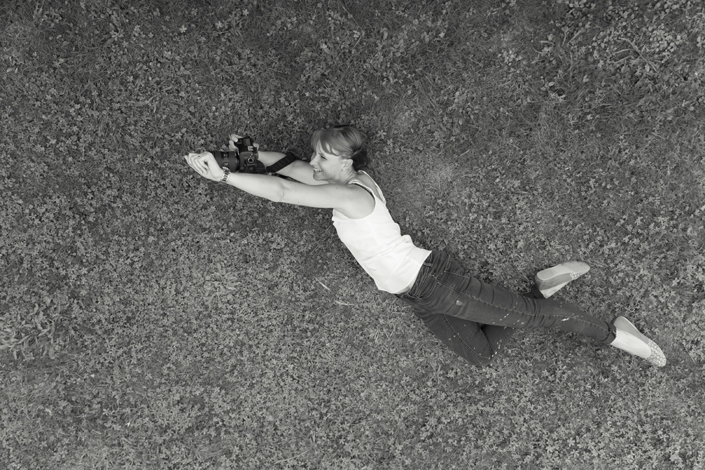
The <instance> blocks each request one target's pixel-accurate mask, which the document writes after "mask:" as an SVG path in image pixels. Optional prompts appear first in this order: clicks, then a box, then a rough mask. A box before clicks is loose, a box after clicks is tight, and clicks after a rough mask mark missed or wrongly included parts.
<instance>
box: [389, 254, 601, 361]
mask: <svg viewBox="0 0 705 470" xmlns="http://www.w3.org/2000/svg"><path fill="white" fill-rule="evenodd" d="M397 297H399V298H400V299H403V300H405V301H406V302H408V303H410V304H411V305H412V306H413V307H414V310H415V312H416V314H417V315H418V316H419V318H421V320H423V322H424V324H425V325H426V326H427V327H428V328H429V329H430V330H431V331H432V332H433V334H435V335H436V336H437V337H438V338H440V339H441V340H442V341H443V342H444V343H445V344H446V345H447V346H448V347H450V348H451V349H452V350H453V351H455V352H456V353H457V354H459V355H460V356H462V357H463V358H465V359H467V360H468V361H469V362H470V363H472V364H475V365H479V366H486V365H488V364H489V363H490V361H491V360H492V357H494V356H495V355H496V354H497V353H498V352H499V351H500V349H501V348H502V346H503V345H504V344H506V342H507V341H508V340H509V339H510V338H511V336H512V335H513V334H514V332H515V330H517V329H531V328H549V329H554V330H560V331H564V332H566V333H577V334H579V335H583V336H587V337H590V338H593V339H594V340H596V341H597V342H599V343H602V344H610V343H611V342H612V341H613V340H614V337H615V327H614V325H612V324H611V323H609V322H606V321H604V320H600V319H599V318H596V317H594V316H592V315H590V314H588V313H586V312H583V311H582V310H580V309H579V308H578V307H576V306H575V305H572V304H570V303H568V302H564V301H561V300H552V299H545V298H543V296H542V295H541V293H540V292H539V290H538V289H537V288H535V287H534V288H533V289H532V293H530V294H527V295H519V294H515V293H513V292H510V291H508V290H506V289H503V288H501V287H498V286H493V285H490V284H487V283H484V282H482V281H479V280H478V279H475V278H474V277H472V275H471V274H470V273H469V271H468V270H467V268H465V267H464V266H463V265H461V264H460V263H459V262H458V261H457V260H455V259H454V258H452V257H451V256H450V255H448V254H447V253H445V252H439V251H434V252H432V253H431V255H429V257H428V258H427V259H426V261H425V262H424V265H423V266H422V267H421V271H420V272H419V275H418V277H417V279H416V282H415V283H414V285H413V286H412V287H411V290H409V292H407V293H405V294H399V295H398V296H397Z"/></svg>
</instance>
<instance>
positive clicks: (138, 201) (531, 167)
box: [0, 0, 705, 469]
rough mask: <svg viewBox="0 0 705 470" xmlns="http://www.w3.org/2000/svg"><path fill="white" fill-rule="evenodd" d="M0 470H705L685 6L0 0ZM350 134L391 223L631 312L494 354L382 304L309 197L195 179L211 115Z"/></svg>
mask: <svg viewBox="0 0 705 470" xmlns="http://www.w3.org/2000/svg"><path fill="white" fill-rule="evenodd" d="M0 13H2V14H1V15H0V18H2V19H0V25H1V27H2V41H0V44H1V45H0V49H1V53H0V70H2V73H1V74H0V89H2V90H3V92H2V94H0V105H1V106H0V119H1V120H2V128H3V132H2V134H0V143H1V145H0V159H1V161H2V163H3V164H2V165H0V182H1V185H2V186H1V187H2V190H3V196H4V197H3V200H2V204H0V254H1V255H2V257H1V258H0V260H1V261H0V267H1V268H2V271H3V273H5V275H4V276H3V278H2V281H0V286H1V287H2V288H1V289H0V292H2V294H1V296H0V354H1V355H2V360H1V361H0V374H1V377H2V385H1V388H0V404H1V405H2V406H0V424H1V425H0V467H2V468H8V469H45V468H51V469H84V468H85V469H88V468H90V469H113V468H136V469H144V468H150V469H151V468H155V469H156V468H174V469H176V468H189V469H207V468H237V469H260V468H262V469H264V468H266V469H270V468H275V469H303V468H309V469H401V468H404V469H406V468H414V469H416V468H418V469H435V468H444V469H446V468H458V469H461V468H462V469H465V468H473V469H483V468H487V469H500V468H507V469H513V468H521V469H524V468H541V469H544V468H546V469H548V468H560V469H614V468H620V469H663V468H669V469H670V468H674V469H701V468H705V452H704V451H703V450H702V449H703V446H702V442H704V440H705V436H704V432H703V431H704V429H703V424H702V423H703V421H704V419H703V418H704V416H705V412H704V410H703V405H702V404H703V403H705V396H704V393H703V390H704V386H705V380H704V374H703V364H705V345H704V344H703V339H702V338H703V332H704V331H705V320H703V319H704V318H705V316H704V315H703V314H704V313H705V255H703V253H704V252H705V228H704V226H703V225H704V224H703V217H704V215H705V205H703V204H705V188H704V183H703V182H704V181H705V160H704V159H703V155H705V138H704V137H703V136H704V135H705V133H704V132H703V130H704V129H703V127H704V126H703V122H705V120H704V119H703V118H704V117H705V116H703V114H704V113H703V109H705V106H703V105H705V95H704V92H703V90H705V88H704V87H703V74H705V62H704V59H703V57H705V55H704V54H703V52H704V51H703V48H704V46H705V43H704V39H703V37H704V36H703V31H705V11H704V9H703V7H702V5H701V4H700V2H698V1H694V0H693V1H689V0H664V1H651V0H648V1H647V0H644V1H639V2H629V4H628V5H618V4H613V3H612V2H607V1H602V0H568V1H565V0H564V1H558V0H556V1H545V2H541V1H537V0H536V1H530V0H527V1H513V0H509V1H504V2H489V1H477V2H463V1H460V0H448V1H446V2H430V1H429V2H415V1H413V2H412V1H393V0H385V1H382V2H362V1H354V0H347V1H341V0H337V1H332V0H331V1H328V0H323V1H316V2H312V1H307V0H301V1H296V2H275V1H272V2H261V1H254V0H243V1H239V2H230V1H226V0H213V1H209V2H186V1H183V0H180V1H179V0H177V1H175V2H162V1H159V0H142V1H138V2H123V1H108V0H86V1H82V2H60V1H56V0H44V1H30V2H21V1H18V0H16V1H6V2H4V3H3V5H2V6H1V7H0ZM339 122H353V123H355V124H356V125H358V126H359V127H360V128H362V129H364V130H366V131H367V132H368V134H369V136H370V153H371V155H372V157H373V161H374V166H375V175H376V178H377V180H378V181H379V183H380V184H381V185H382V187H383V188H384V190H385V193H386V196H387V198H388V200H389V201H390V208H391V210H392V212H393V214H394V215H395V217H396V219H397V220H398V221H399V223H400V224H401V225H402V227H403V229H404V231H405V232H407V233H410V234H411V235H412V236H413V238H414V240H415V241H417V242H418V243H419V244H420V245H422V246H425V247H428V248H434V249H436V248H445V249H448V250H451V251H453V252H455V253H456V254H458V255H459V256H461V257H462V258H463V259H464V260H465V261H466V263H467V265H468V266H469V267H471V268H473V269H474V270H475V271H476V272H477V273H478V276H479V277H481V278H483V279H485V280H489V281H493V282H498V283H500V284H502V285H505V286H506V287H509V288H512V289H525V288H526V287H527V285H528V284H529V282H530V278H531V276H532V275H533V273H534V272H536V270H538V269H541V268H543V267H545V266H547V265H550V264H553V263H556V262H560V261H563V260H567V259H581V260H584V261H586V262H588V263H589V264H590V265H591V266H592V270H591V271H590V273H589V274H588V275H587V276H585V277H584V278H582V279H581V280H580V281H579V282H578V283H576V284H575V285H571V286H570V287H569V288H567V289H565V291H564V292H562V293H561V294H560V295H562V296H563V297H564V298H567V299H570V300H572V301H575V302H577V303H579V304H580V305H582V306H584V307H585V308H586V309H588V310H589V311H592V312H594V313H595V314H597V315H599V316H601V317H603V318H606V319H607V318H611V317H613V316H614V315H616V314H624V315H626V316H628V317H629V318H631V319H632V320H633V321H634V322H635V323H636V324H637V326H639V327H641V328H642V329H643V330H644V331H645V332H646V333H647V334H648V335H650V336H652V337H654V338H655V339H656V340H657V342H658V343H659V344H660V345H662V347H663V349H664V351H665V352H666V355H667V357H668V359H669V365H668V366H667V367H666V368H664V369H655V368H650V367H648V366H646V365H645V364H644V363H643V361H639V360H638V359H635V358H632V357H629V356H627V355H626V354H621V353H619V352H617V351H615V350H612V349H611V348H607V349H601V348H597V347H596V346H595V345H593V344H591V343H589V342H587V341H584V340H581V339H578V338H564V337H563V336H561V335H559V334H554V333H550V332H526V333H521V334H518V335H517V338H516V340H515V341H514V342H513V343H512V344H511V346H510V347H509V348H508V349H507V351H506V353H505V354H504V355H503V356H502V357H500V358H498V359H497V360H496V362H495V363H493V365H492V366H491V367H488V368H483V369H479V368H475V367H472V366H470V365H468V364H467V363H465V362H463V361H462V360H461V359H459V358H457V357H455V356H454V355H453V354H452V353H451V352H450V351H447V350H445V349H444V348H443V347H442V345H441V344H440V343H439V342H438V341H436V340H435V339H434V338H433V337H432V336H431V335H430V334H429V333H428V332H427V331H425V330H424V328H423V326H422V325H421V324H420V322H419V321H418V320H417V319H416V318H415V317H414V316H413V313H412V312H411V311H410V310H409V309H408V308H406V307H405V306H404V305H402V304H401V303H399V302H398V301H396V300H395V299H394V298H393V297H392V296H389V295H386V294H384V293H381V292H377V291H375V288H374V284H373V282H372V281H371V280H370V279H368V278H367V277H366V276H365V275H364V273H363V272H362V270H361V269H359V267H358V266H357V265H356V263H355V261H354V260H353V259H352V257H351V256H350V255H349V254H348V253H347V252H346V250H345V248H344V247H343V246H342V244H341V243H340V242H339V241H338V240H337V238H336V237H335V234H334V231H333V230H332V229H331V228H330V221H329V217H330V214H329V213H328V212H327V211H317V210H313V209H305V208H297V207H285V206H281V207H279V206H276V205H274V204H271V203H269V202H268V201H263V200H257V199H255V198H252V197H250V196H248V195H245V194H241V193H238V192H236V191H234V190H232V188H226V187H221V186H218V185H215V184H211V183H208V182H207V181H205V180H200V179H198V178H197V176H196V175H195V174H193V173H192V172H191V171H190V170H189V169H188V168H187V167H186V166H185V165H184V164H183V161H182V160H181V155H183V154H185V153H186V152H188V151H191V150H196V149H204V148H212V147H213V146H215V145H219V144H220V143H222V142H223V141H224V139H225V138H226V136H227V135H228V134H229V133H230V132H232V131H240V132H248V133H250V134H251V135H253V136H254V137H255V138H256V139H257V140H258V141H259V142H260V143H261V144H262V146H263V147H265V148H270V149H289V148H290V149H294V150H296V151H298V152H299V153H300V154H303V155H306V154H307V153H308V148H307V142H308V136H309V134H310V132H311V131H312V130H313V129H316V128H319V127H322V126H326V125H330V124H334V123H339Z"/></svg>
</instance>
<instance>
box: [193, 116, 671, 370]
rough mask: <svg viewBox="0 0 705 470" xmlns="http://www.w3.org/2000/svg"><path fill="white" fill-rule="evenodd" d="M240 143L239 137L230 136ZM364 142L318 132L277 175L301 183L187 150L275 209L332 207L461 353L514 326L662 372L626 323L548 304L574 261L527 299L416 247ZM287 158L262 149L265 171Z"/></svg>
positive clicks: (652, 349)
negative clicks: (588, 344) (307, 154)
mask: <svg viewBox="0 0 705 470" xmlns="http://www.w3.org/2000/svg"><path fill="white" fill-rule="evenodd" d="M231 139H233V140H234V139H237V136H235V135H233V136H231ZM364 145H365V136H364V134H363V133H362V132H360V131H359V130H357V129H356V128H354V127H352V126H341V127H334V128H329V129H321V130H318V131H316V132H314V134H313V136H312V138H311V146H312V148H313V156H312V158H311V162H310V163H307V162H304V161H300V160H296V161H293V162H292V163H290V164H288V165H287V166H285V167H284V168H281V169H279V170H278V171H277V173H278V174H280V175H282V176H286V177H289V178H291V179H293V180H296V181H290V180H286V179H283V178H274V177H272V176H267V175H260V174H246V173H229V172H227V171H225V170H223V169H221V168H220V167H219V166H218V164H217V162H216V159H215V158H214V156H213V154H212V153H209V152H205V153H200V154H195V153H190V154H189V155H188V156H186V157H185V158H186V161H187V162H188V164H189V165H190V166H191V167H192V168H193V169H194V170H195V171H196V172H197V173H198V174H200V175H201V176H203V177H205V178H208V179H210V180H212V181H220V182H223V183H227V184H229V185H231V186H235V187H236V188H239V189H241V190H243V191H246V192H248V193H250V194H253V195H255V196H259V197H263V198H266V199H269V200H271V201H274V202H284V203H288V204H296V205H301V206H308V207H318V208H329V209H333V225H334V226H335V228H336V231H337V233H338V237H339V238H340V239H341V241H342V242H343V243H344V244H345V245H346V246H347V248H348V249H349V250H350V251H351V253H352V254H353V256H354V257H355V259H356V260H357V261H358V263H360V265H361V266H362V267H363V268H364V269H365V271H366V272H367V273H368V274H369V275H370V276H371V277H372V278H373V279H374V281H375V284H376V285H377V287H378V288H379V289H380V290H384V291H387V292H390V293H392V294H395V295H396V296H398V297H399V298H401V299H403V300H405V301H406V302H408V303H410V304H411V305H412V306H413V307H414V310H415V312H416V314H417V315H418V316H419V317H420V318H421V320H423V322H424V323H425V325H426V326H427V327H428V328H429V329H430V330H431V331H432V332H433V333H434V334H435V335H436V336H437V337H439V338H440V339H441V340H442V341H443V342H444V343H445V344H446V345H448V346H449V347H450V348H451V349H452V350H453V351H455V352H456V353H457V354H459V355H460V356H462V357H463V358H465V359H466V360H468V361H469V362H471V363H473V364H476V365H481V366H484V365H488V364H489V363H490V361H491V359H492V358H493V357H494V356H495V355H496V354H497V353H498V352H499V351H500V350H501V348H502V346H503V345H504V344H505V343H506V341H507V340H508V339H509V338H510V337H511V335H512V334H513V333H514V331H515V330H516V329H530V328H550V329H555V330H560V331H564V332H567V333H578V334H580V335H583V336H588V337H590V338H592V339H594V340H595V341H597V342H598V343H601V344H609V345H610V346H614V347H616V348H619V349H622V350H624V351H627V352H629V353H630V354H633V355H636V356H639V357H642V358H645V359H646V360H647V361H648V362H650V363H652V364H654V365H656V366H659V367H662V366H664V365H665V364H666V358H665V357H664V355H663V352H662V351H661V349H660V348H659V347H658V346H657V345H656V344H655V343H654V342H653V341H651V340H650V339H649V338H647V337H646V336H644V335H643V334H641V333H640V332H639V331H638V330H637V329H636V328H635V327H634V325H632V324H631V323H630V322H629V321H628V320H627V319H625V318H624V317H617V318H616V319H615V320H614V322H612V323H608V322H606V321H604V320H600V319H599V318H596V317H594V316H592V315H590V314H588V313H586V312H583V311H582V310H580V309H579V308H577V307H576V306H574V305H572V304H569V303H567V302H563V301H559V300H551V299H548V297H550V296H551V295H552V294H554V293H555V292H556V291H558V290H559V289H560V288H561V287H563V286H564V285H566V284H567V283H568V282H570V281H571V280H574V279H577V278H578V277H580V276H581V275H583V274H584V273H586V272H587V270H588V269H589V267H588V266H587V265H586V264H585V263H579V262H570V263H564V264H561V265H558V266H554V267H553V268H550V269H546V270H543V271H541V272H539V273H538V274H537V275H536V278H535V280H536V286H534V288H533V289H532V293H531V294H528V295H525V296H522V295H518V294H514V293H512V292H509V291H508V290H505V289H503V288H501V287H497V286H493V285H490V284H487V283H484V282H481V281H479V280H478V279H476V278H474V277H473V276H472V274H471V273H470V272H469V271H468V270H467V269H466V268H465V267H463V266H462V264H460V262H458V261H457V260H456V259H454V258H452V257H451V256H449V255H448V254H447V253H445V252H438V251H428V250H425V249H422V248H419V247H417V246H416V245H414V244H413V243H412V241H411V238H410V237H409V236H408V235H404V236H402V235H401V233H400V229H399V226H398V225H397V224H396V223H395V222H394V220H393V219H392V217H391V216H390V214H389V211H388V210H387V207H386V201H385V199H384V195H383V194H382V191H381V189H380V188H379V186H377V183H375V182H374V181H373V180H372V178H371V177H370V176H369V175H368V174H367V173H365V172H364V171H363V170H362V168H364V167H366V165H367V155H366V152H365V146H364ZM283 157H284V155H283V154H281V153H277V152H265V151H260V152H259V158H260V160H261V161H262V163H263V164H264V165H266V166H271V165H273V164H274V163H276V162H278V161H280V160H281V159H282V158H283Z"/></svg>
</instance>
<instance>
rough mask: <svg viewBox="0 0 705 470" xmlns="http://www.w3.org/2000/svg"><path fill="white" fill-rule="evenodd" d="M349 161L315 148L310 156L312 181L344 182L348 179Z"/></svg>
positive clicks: (319, 146)
mask: <svg viewBox="0 0 705 470" xmlns="http://www.w3.org/2000/svg"><path fill="white" fill-rule="evenodd" d="M349 160H350V159H349V158H345V157H340V156H338V155H333V154H332V153H328V152H326V151H325V150H323V149H322V148H321V145H320V144H319V145H317V146H316V151H315V152H313V155H312V156H311V166H312V167H313V179H314V180H316V181H331V182H336V181H340V182H345V180H347V178H348V176H349V175H348V174H347V170H348V169H349V167H350V163H352V162H351V161H350V163H348V161H349Z"/></svg>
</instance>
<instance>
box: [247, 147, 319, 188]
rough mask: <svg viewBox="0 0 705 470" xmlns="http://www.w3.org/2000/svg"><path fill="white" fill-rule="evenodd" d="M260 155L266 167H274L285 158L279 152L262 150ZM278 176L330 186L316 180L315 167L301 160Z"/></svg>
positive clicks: (305, 182) (287, 167)
mask: <svg viewBox="0 0 705 470" xmlns="http://www.w3.org/2000/svg"><path fill="white" fill-rule="evenodd" d="M258 153H259V159H260V161H261V162H262V163H264V166H272V165H274V164H275V163H276V162H278V161H279V160H280V159H282V158H284V154H283V153H279V152H267V151H262V150H260V151H259V152H258ZM277 174H278V175H282V176H286V177H289V178H293V179H295V180H296V181H300V182H302V183H304V184H309V185H320V184H328V183H326V182H325V181H316V180H314V179H313V167H312V166H311V165H309V164H308V163H306V162H304V161H301V160H296V161H295V162H292V163H291V164H289V165H287V166H285V167H284V168H282V169H281V170H279V171H277Z"/></svg>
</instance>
